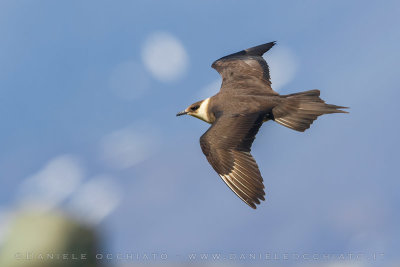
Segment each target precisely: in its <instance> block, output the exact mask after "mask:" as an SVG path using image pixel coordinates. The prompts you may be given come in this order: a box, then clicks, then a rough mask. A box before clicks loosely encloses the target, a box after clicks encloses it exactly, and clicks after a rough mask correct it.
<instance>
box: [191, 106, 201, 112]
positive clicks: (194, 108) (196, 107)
mask: <svg viewBox="0 0 400 267" xmlns="http://www.w3.org/2000/svg"><path fill="white" fill-rule="evenodd" d="M198 108H199V106H194V107H191V108H190V110H192V111H195V110H196V109H198Z"/></svg>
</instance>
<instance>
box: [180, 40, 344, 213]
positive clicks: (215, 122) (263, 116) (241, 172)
mask: <svg viewBox="0 0 400 267" xmlns="http://www.w3.org/2000/svg"><path fill="white" fill-rule="evenodd" d="M274 45H275V42H270V43H266V44H262V45H259V46H255V47H252V48H248V49H246V50H242V51H240V52H237V53H234V54H231V55H228V56H225V57H222V58H220V59H218V60H216V61H215V62H214V63H213V64H212V65H211V67H212V68H214V69H215V70H217V71H218V73H219V74H220V75H221V76H222V85H221V89H220V91H219V92H218V93H217V94H216V95H214V96H212V97H209V98H207V99H204V100H201V101H198V102H196V103H194V104H192V105H190V106H189V107H188V108H186V109H185V110H184V111H182V112H179V113H178V114H176V116H181V115H185V114H187V115H191V116H193V117H196V118H198V119H200V120H203V121H205V122H207V123H210V124H211V127H210V128H209V129H208V130H207V131H206V132H205V133H204V134H203V135H202V136H201V137H200V146H201V149H202V151H203V153H204V155H205V156H206V158H207V160H208V162H209V163H210V165H211V166H212V167H213V168H214V170H215V171H216V172H217V173H218V175H219V176H220V177H221V178H222V180H223V181H224V182H225V183H226V184H227V185H228V187H229V188H230V189H231V190H232V191H233V192H234V193H235V194H236V195H237V196H238V197H239V198H240V199H242V200H243V201H244V202H245V203H246V204H247V205H249V206H250V207H252V208H254V209H255V208H256V204H260V200H265V198H264V196H265V192H264V185H263V178H262V177H261V173H260V170H259V169H258V165H257V163H256V161H255V160H254V158H253V156H252V155H251V154H250V151H251V145H252V144H253V141H254V139H255V136H256V134H257V132H258V130H259V129H260V127H261V125H262V124H263V123H264V122H266V121H269V120H272V121H275V122H277V123H279V124H281V125H283V126H285V127H288V128H290V129H293V130H296V131H299V132H304V131H305V130H306V129H308V128H310V125H311V124H312V123H313V121H314V120H316V119H317V118H318V116H321V115H323V114H330V113H347V112H346V111H343V110H341V109H344V108H346V107H342V106H336V105H330V104H326V103H325V101H323V100H322V99H321V98H320V97H319V95H320V92H319V90H310V91H305V92H300V93H294V94H289V95H280V94H278V93H277V92H275V91H274V90H273V89H272V87H271V81H270V75H269V68H268V64H267V62H266V61H265V60H264V59H263V57H262V55H263V54H264V53H265V52H267V51H268V50H269V49H271V48H272V47H273V46H274Z"/></svg>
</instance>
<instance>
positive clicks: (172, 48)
mask: <svg viewBox="0 0 400 267" xmlns="http://www.w3.org/2000/svg"><path fill="white" fill-rule="evenodd" d="M142 59H143V62H144V64H145V66H146V68H147V69H148V70H149V71H150V73H151V74H152V75H153V76H154V77H155V78H156V79H158V80H160V81H162V82H169V81H174V80H177V79H179V78H181V77H182V75H183V74H184V73H185V71H186V69H187V66H188V55H187V53H186V50H185V48H184V47H183V45H182V44H181V42H180V41H179V40H178V39H176V38H175V37H174V36H172V35H171V34H169V33H165V32H158V33H154V34H152V35H151V36H149V37H148V39H147V40H146V42H145V44H144V46H143V49H142Z"/></svg>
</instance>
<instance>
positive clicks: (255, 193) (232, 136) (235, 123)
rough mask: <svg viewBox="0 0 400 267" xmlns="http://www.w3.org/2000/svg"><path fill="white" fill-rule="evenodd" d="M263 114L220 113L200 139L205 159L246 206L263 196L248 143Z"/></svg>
mask: <svg viewBox="0 0 400 267" xmlns="http://www.w3.org/2000/svg"><path fill="white" fill-rule="evenodd" d="M263 118H264V115H263V114H246V115H243V114H236V115H222V116H221V117H219V118H217V120H216V121H215V122H214V123H213V125H212V126H211V127H210V128H209V129H208V131H207V132H206V133H204V134H203V135H202V136H201V138H200V146H201V149H202V150H203V153H204V154H205V155H206V157H207V160H208V162H209V163H210V164H211V166H212V167H213V168H214V170H215V171H216V172H217V173H218V174H219V176H221V178H222V180H223V181H224V182H225V183H226V184H227V185H228V186H229V188H230V189H232V191H233V192H235V194H236V195H238V196H239V197H240V198H241V199H242V200H243V201H244V202H246V203H247V204H248V205H249V206H250V207H252V208H254V209H255V208H256V204H260V200H265V199H264V195H265V193H264V185H263V179H262V177H261V174H260V171H259V169H258V166H257V163H256V161H255V160H254V158H253V157H252V155H251V154H250V151H251V145H252V143H253V141H254V139H255V136H256V134H257V132H258V130H259V128H260V126H261V124H262V121H263Z"/></svg>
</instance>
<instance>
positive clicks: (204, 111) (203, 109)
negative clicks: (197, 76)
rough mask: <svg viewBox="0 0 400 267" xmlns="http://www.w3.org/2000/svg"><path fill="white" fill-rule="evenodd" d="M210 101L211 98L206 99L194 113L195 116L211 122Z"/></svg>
mask: <svg viewBox="0 0 400 267" xmlns="http://www.w3.org/2000/svg"><path fill="white" fill-rule="evenodd" d="M209 103H210V98H207V99H205V100H204V101H203V102H202V103H201V105H200V107H199V109H198V110H197V112H196V113H195V114H193V116H194V117H196V118H199V119H200V120H203V121H205V122H208V123H210V117H209V116H208V105H209Z"/></svg>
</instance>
